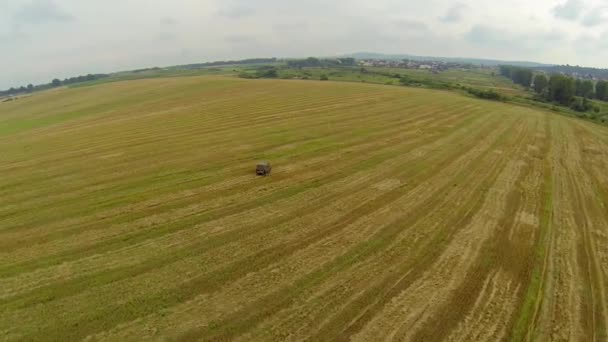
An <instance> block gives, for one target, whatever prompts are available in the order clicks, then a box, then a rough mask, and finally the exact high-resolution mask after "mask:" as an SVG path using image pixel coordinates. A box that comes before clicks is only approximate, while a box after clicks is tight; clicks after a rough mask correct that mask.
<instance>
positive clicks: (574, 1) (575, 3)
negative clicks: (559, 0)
mask: <svg viewBox="0 0 608 342" xmlns="http://www.w3.org/2000/svg"><path fill="white" fill-rule="evenodd" d="M584 6H585V4H584V3H583V1H582V0H567V1H566V2H565V3H563V4H561V5H557V6H555V7H554V8H553V15H555V16H556V17H557V18H560V19H564V20H572V21H574V20H577V19H578V18H579V17H580V15H581V13H582V12H583V9H584Z"/></svg>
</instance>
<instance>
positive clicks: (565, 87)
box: [499, 65, 608, 111]
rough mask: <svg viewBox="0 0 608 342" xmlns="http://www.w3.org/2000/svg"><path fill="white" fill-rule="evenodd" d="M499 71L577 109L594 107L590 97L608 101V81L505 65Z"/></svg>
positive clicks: (560, 102) (550, 98)
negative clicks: (548, 73) (537, 71)
mask: <svg viewBox="0 0 608 342" xmlns="http://www.w3.org/2000/svg"><path fill="white" fill-rule="evenodd" d="M499 72H500V74H501V75H502V76H505V77H508V78H510V79H511V80H512V81H513V82H514V83H516V84H520V85H522V86H524V87H527V88H529V87H532V88H533V90H534V91H535V92H536V93H537V94H538V95H539V96H540V97H541V98H542V99H544V100H547V101H551V102H557V103H559V104H561V105H564V106H570V107H571V108H572V109H574V110H577V111H588V110H590V109H592V108H593V106H592V104H591V101H589V100H590V99H593V98H596V99H598V100H603V101H608V81H598V82H597V83H595V84H594V82H593V81H591V80H581V79H574V78H572V77H570V76H566V75H562V74H552V75H550V76H549V77H547V76H546V75H545V74H537V75H536V76H534V73H533V71H532V70H531V69H528V68H521V67H514V66H508V65H503V66H500V68H499Z"/></svg>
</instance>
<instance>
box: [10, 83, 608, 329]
mask: <svg viewBox="0 0 608 342" xmlns="http://www.w3.org/2000/svg"><path fill="white" fill-rule="evenodd" d="M260 159H266V160H269V161H271V163H272V166H273V173H272V176H270V177H256V176H255V174H254V168H255V163H256V161H258V160H260ZM607 169H608V129H607V128H605V127H602V126H599V125H595V124H593V123H590V122H586V121H582V120H577V119H574V118H570V117H566V116H561V115H557V114H555V113H551V112H544V111H540V110H537V109H533V108H527V107H520V106H515V105H511V104H505V103H500V102H491V101H482V100H477V99H473V98H470V97H466V96H462V95H460V94H457V93H451V92H445V91H437V90H428V89H418V88H407V87H390V86H383V85H375V84H362V83H338V82H331V81H330V82H318V81H295V80H293V81H289V80H244V79H238V78H231V77H224V76H202V77H201V76H193V77H168V78H150V79H144V80H134V81H125V82H114V83H104V84H99V85H94V86H84V87H77V88H72V89H66V88H64V89H56V90H53V91H48V92H42V93H38V94H35V95H34V96H30V97H24V98H21V99H19V100H18V101H12V102H8V103H0V175H1V177H0V198H1V200H0V340H60V341H73V340H80V339H85V338H90V339H92V340H112V341H135V340H140V339H142V338H152V339H163V338H168V339H172V340H182V341H190V340H237V341H252V340H260V341H272V340H277V341H279V340H309V341H321V340H348V339H350V340H353V341H372V340H384V339H386V340H411V341H421V340H425V341H439V340H453V341H472V340H474V341H497V340H512V341H520V340H534V341H549V340H554V341H560V340H561V341H568V340H573V341H605V340H607V339H608V335H607V331H608V228H607V227H608V173H606V170H607Z"/></svg>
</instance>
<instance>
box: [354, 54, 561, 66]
mask: <svg viewBox="0 0 608 342" xmlns="http://www.w3.org/2000/svg"><path fill="white" fill-rule="evenodd" d="M347 57H353V58H356V59H385V60H394V59H399V60H401V59H409V60H415V61H443V62H454V63H470V64H476V65H487V66H498V65H504V64H508V65H514V66H521V67H528V68H536V67H551V66H553V65H551V64H542V63H536V62H526V61H500V60H495V59H483V58H459V57H432V56H415V55H402V54H382V53H373V52H357V53H353V54H350V55H347Z"/></svg>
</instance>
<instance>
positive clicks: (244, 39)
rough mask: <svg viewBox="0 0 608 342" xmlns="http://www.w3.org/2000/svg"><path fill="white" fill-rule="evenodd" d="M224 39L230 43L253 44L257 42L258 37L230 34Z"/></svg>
mask: <svg viewBox="0 0 608 342" xmlns="http://www.w3.org/2000/svg"><path fill="white" fill-rule="evenodd" d="M224 41H226V42H228V43H230V44H246V43H248V44H253V43H255V42H256V39H255V37H253V36H249V35H228V36H225V37H224Z"/></svg>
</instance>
